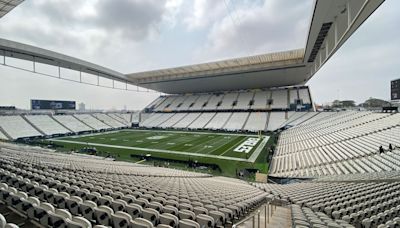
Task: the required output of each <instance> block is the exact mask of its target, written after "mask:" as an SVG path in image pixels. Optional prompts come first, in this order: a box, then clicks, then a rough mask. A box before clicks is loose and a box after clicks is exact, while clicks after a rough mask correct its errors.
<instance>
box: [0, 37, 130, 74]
mask: <svg viewBox="0 0 400 228" xmlns="http://www.w3.org/2000/svg"><path fill="white" fill-rule="evenodd" d="M0 55H2V56H5V57H11V58H17V59H22V60H27V61H32V62H36V63H42V64H48V65H52V66H57V67H62V68H66V69H71V70H76V71H80V72H84V73H88V74H92V75H96V76H100V77H104V78H108V79H112V80H117V81H121V82H127V78H126V76H125V75H124V74H122V73H119V72H117V71H114V70H111V69H108V68H105V67H102V66H99V65H96V64H93V63H90V62H87V61H84V60H80V59H77V58H74V57H71V56H67V55H63V54H60V53H57V52H54V51H49V50H46V49H43V48H38V47H35V46H32V45H27V44H22V43H18V42H15V41H11V40H6V39H2V38H0ZM5 64H7V63H5Z"/></svg>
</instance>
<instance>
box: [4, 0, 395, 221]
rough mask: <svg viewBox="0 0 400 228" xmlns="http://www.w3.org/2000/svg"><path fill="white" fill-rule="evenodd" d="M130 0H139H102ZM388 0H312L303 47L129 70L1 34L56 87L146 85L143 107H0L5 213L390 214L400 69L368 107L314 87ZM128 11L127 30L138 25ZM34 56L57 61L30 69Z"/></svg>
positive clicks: (116, 216)
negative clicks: (321, 100)
mask: <svg viewBox="0 0 400 228" xmlns="http://www.w3.org/2000/svg"><path fill="white" fill-rule="evenodd" d="M45 2H46V1H41V2H40V3H39V1H38V2H37V3H34V4H39V5H40V4H45V6H46V7H48V8H46V9H48V10H51V9H52V7H53V5H52V4H59V3H60V4H61V2H62V1H60V2H57V1H53V2H51V1H48V4H49V5H46V4H47V3H45ZM104 2H107V1H98V2H97V3H98V4H104ZM126 2H131V3H133V2H135V3H136V2H140V4H147V3H148V2H147V1H122V0H119V1H108V3H113V4H117V5H118V4H122V6H124V5H123V4H125V3H126ZM168 2H169V3H171V2H173V1H168ZM221 2H222V3H221V5H222V6H223V9H225V10H227V11H228V15H229V16H227V18H228V19H229V21H231V22H233V24H234V25H235V24H236V25H238V24H240V23H241V19H240V18H239V19H238V18H236V17H234V16H232V15H231V14H230V13H232V14H234V12H232V11H235V10H236V9H234V8H235V7H234V5H235V4H239V3H237V1H234V0H231V1H226V0H224V1H221ZM235 2H236V3H235ZM243 2H247V1H243ZM50 3H51V4H50ZM97 3H96V4H97ZM157 3H158V2H157ZM292 3H294V2H292ZM393 3H394V1H393V0H392V2H390V1H387V2H385V1H384V0H315V1H313V2H312V5H311V8H312V10H311V11H310V14H309V15H307V16H308V17H309V18H310V19H309V22H308V26H307V28H303V30H304V34H306V37H305V38H304V39H305V41H306V43H305V45H303V46H302V47H300V48H298V49H289V50H283V51H278V52H272V53H264V54H257V55H245V56H242V57H237V58H224V59H222V60H218V61H208V62H196V63H195V64H191V65H183V66H178V67H175V66H174V67H166V68H161V69H152V70H149V71H137V72H134V73H132V72H129V73H120V71H124V70H122V69H110V68H108V67H106V66H103V65H102V64H101V65H100V64H96V63H92V62H91V61H87V60H83V59H80V58H77V57H75V56H74V55H67V54H65V53H61V52H55V51H53V50H50V49H48V48H46V47H41V46H35V45H30V44H26V43H23V42H17V41H14V40H11V39H3V38H0V59H1V60H0V63H1V64H0V66H1V67H2V68H3V67H4V68H13V70H20V71H24V72H25V73H26V74H29V75H41V76H47V77H52V78H53V79H51V80H57V82H58V83H57V84H54V87H56V88H57V86H60V91H61V86H65V85H67V86H68V85H69V84H68V83H71V82H73V83H79V84H81V85H82V86H88V87H90V86H95V87H98V89H100V90H99V91H102V90H120V91H122V92H124V93H126V94H127V95H126V96H130V98H129V99H132V101H133V102H138V103H139V100H140V99H141V98H139V97H135V95H132V94H139V93H140V92H143V93H152V94H153V96H154V97H155V99H152V101H151V102H148V103H146V104H145V105H142V106H141V107H140V110H127V109H126V108H125V109H124V110H117V109H113V110H85V108H84V104H81V103H80V104H77V102H76V101H74V100H59V99H58V97H59V96H54V97H52V96H47V97H46V99H36V98H35V97H36V95H35V93H34V92H32V95H31V99H30V108H29V109H20V108H16V107H15V106H14V105H11V106H0V228H3V227H6V228H15V227H27V228H28V227H66V228H91V227H93V228H105V227H116V228H152V227H157V228H205V227H207V228H211V227H251V228H262V227H263V228H267V227H299V228H301V227H332V228H333V227H357V228H364V227H365V228H369V227H380V228H383V227H390V228H391V227H400V114H399V113H398V111H399V103H400V95H399V94H400V79H395V78H393V80H392V81H387V85H390V88H389V89H388V90H387V91H388V94H389V93H390V95H391V97H390V101H385V103H384V105H378V106H373V107H372V106H371V105H370V106H368V105H367V104H368V102H365V103H364V104H363V105H360V106H354V101H353V106H351V107H350V106H346V105H344V104H347V103H351V102H349V101H342V102H339V101H335V102H333V104H332V106H330V107H329V108H327V107H321V106H320V105H317V104H316V101H315V100H317V98H316V97H314V96H313V94H314V93H313V90H312V88H311V86H309V81H310V80H311V79H312V78H314V77H319V72H321V69H322V68H323V67H324V65H326V64H327V63H328V62H330V61H333V60H331V59H333V58H332V57H334V56H335V55H337V53H338V52H339V50H341V49H344V48H346V42H347V41H348V39H349V38H350V37H351V36H353V34H355V33H356V32H357V31H358V30H359V29H363V26H364V22H366V21H368V19H369V17H370V16H371V15H373V14H375V13H376V12H378V11H379V10H380V7H382V5H384V4H393ZM24 4H33V3H32V2H31V3H28V2H24V1H23V0H4V1H1V0H0V25H1V23H2V22H3V21H4V20H5V19H6V18H7V17H9V16H11V15H12V14H13V12H14V11H17V10H18V9H19V8H21V7H24ZM185 4H188V2H185ZM193 4H194V3H193ZM246 4H250V3H248V2H247V3H246ZM167 5H168V4H167ZM171 5H172V6H171ZM168 6H169V7H173V4H172V3H171V4H170V5H168ZM196 6H197V5H196ZM146 7H147V6H146ZM197 7H200V6H197ZM106 8H107V7H106ZM122 8H124V7H122ZM232 8H233V9H232ZM107 9H108V10H109V11H110V12H112V11H113V9H112V8H111V7H108V8H107ZM120 9H121V8H120ZM73 10H77V11H79V12H80V13H82V12H83V11H84V10H88V12H92V11H91V8H90V7H89V8H83V9H75V8H73ZM82 10H83V11H82ZM122 11H123V10H121V11H117V14H119V13H121V14H122V13H124V12H122ZM128 11H129V10H128ZM49 12H50V11H49ZM102 12H103V13H104V12H105V11H102ZM288 12H293V11H288ZM128 13H129V14H131V15H133V14H138V15H139V14H140V13H144V12H139V11H138V10H136V11H135V12H128ZM58 14H62V12H58ZM95 14H96V15H97V13H93V14H90V15H91V16H93V15H95ZM105 14H106V13H105ZM77 15H78V17H79V15H80V14H79V13H78V14H77ZM59 16H60V17H62V16H61V15H59ZM75 16H76V15H75ZM98 16H99V17H101V16H102V15H101V14H99V15H98ZM209 16H210V17H212V15H211V14H210V15H209ZM82 17H83V16H82ZM283 17H290V15H289V13H288V14H287V15H284V16H283ZM57 18H58V17H57ZM66 18H67V17H66ZM36 19H37V18H36ZM36 19H35V18H32V20H33V21H35V20H36ZM64 19H65V18H64ZM69 19H71V18H69ZM69 19H68V18H67V19H66V20H67V21H68V20H69ZM164 19H165V18H164ZM57 20H58V19H57ZM60 20H62V19H60ZM85 20H90V17H86V18H85ZM120 22H121V23H125V22H123V21H120ZM103 23H106V22H103ZM137 23H139V25H138V26H139V27H135V28H133V29H136V30H140V28H141V27H142V26H145V25H144V24H140V23H142V22H141V21H140V20H139V22H137ZM40 26H41V25H40V24H38V25H37V29H40ZM67 27H68V26H67ZM0 28H7V27H0ZM65 29H66V30H68V29H71V28H70V27H68V28H65ZM157 29H158V30H157ZM157 29H156V30H157V31H159V30H160V33H162V31H161V30H162V28H157ZM257 29H258V30H260V31H261V30H262V29H263V28H257ZM4 31H8V30H7V29H5V30H4ZM90 32H91V31H88V36H89V33H90ZM118 32H124V31H118ZM118 32H116V33H118ZM111 35H112V34H111V33H108V34H106V36H111ZM226 35H227V36H229V34H226ZM256 35H257V34H256ZM149 36H151V35H149ZM63 38H64V37H62V38H60V40H62V41H61V43H62V44H63V42H67V40H68V38H65V40H63ZM242 38H243V37H242ZM26 39H28V37H27V38H26ZM40 39H45V37H41V38H40ZM154 39H156V38H154ZM191 39H194V38H193V37H192V38H191ZM263 39H269V38H268V37H264V38H263ZM271 39H272V36H271ZM282 39H283V37H282ZM72 40H74V41H76V42H77V43H78V40H76V39H75V38H73V39H72ZM69 41H70V40H69ZM49 42H50V41H49ZM89 42H91V43H96V42H97V40H91V39H90V41H89ZM72 43H73V42H72ZM65 44H66V43H65ZM96 44H97V43H96ZM77 45H78V44H77ZM359 45H361V46H362V45H364V43H362V42H360V44H359ZM397 45H398V44H397ZM78 47H79V46H78ZM96 48H100V49H101V48H104V49H107V48H109V47H106V46H101V45H100V46H96ZM182 48H183V49H185V48H187V47H185V45H182ZM167 49H168V48H167V47H166V50H167ZM157 51H158V52H163V50H157ZM382 52H384V50H382ZM176 53H180V52H179V51H178V50H176ZM369 54H370V53H364V52H362V53H361V55H369ZM169 55H170V56H171V55H172V56H174V53H169ZM176 55H178V54H176ZM145 57H146V55H143V56H142V58H145ZM171 58H172V57H171ZM13 61H22V62H23V63H28V64H26V65H27V66H28V68H26V67H21V66H16V65H14V64H12V63H13ZM114 61H115V62H119V61H121V62H123V61H125V60H124V59H123V57H122V56H121V57H120V58H114ZM384 61H385V59H382V62H384ZM143 64H146V63H143ZM374 64H375V63H371V65H374ZM43 66H46V67H52V68H54V69H55V74H52V75H51V74H49V73H43V72H39V69H40V68H42V67H43ZM374 66H376V64H375V65H374ZM65 72H75V73H76V74H75V75H76V77H75V78H74V79H71V77H65V76H64V73H65ZM88 75H90V76H91V77H93V80H92V82H87V81H85V80H84V78H86V77H87V76H88ZM48 80H50V79H48ZM104 81H107V82H108V84H107V85H105V84H102V82H104ZM360 83H361V84H360V85H361V86H362V85H364V84H363V83H368V80H367V79H366V82H360ZM333 84H334V82H332V86H333ZM32 86H34V85H32ZM10 87H12V85H11V83H10ZM103 87H106V88H103ZM78 88H82V87H73V88H71V89H70V90H69V91H68V93H70V94H74V93H75V92H76V90H79V89H78ZM83 88H85V87H83ZM21 90H24V89H21ZM389 90H390V92H389ZM21 92H22V91H21ZM30 92H31V91H30V90H29V91H28V93H30ZM370 92H371V91H367V90H364V91H363V93H364V94H366V96H368V95H369V93H370ZM338 93H339V91H338ZM154 94H156V96H155V95H154ZM90 96H91V97H96V96H99V97H100V96H101V94H100V93H97V94H95V93H93V94H91V95H90ZM135 99H136V100H135ZM0 100H1V102H4V104H10V103H11V104H12V102H13V100H10V101H5V99H3V98H2V97H1V98H0ZM369 101H370V103H372V102H376V100H373V99H372V98H371V99H369ZM6 102H7V103H6ZM346 102H347V103H346ZM336 103H340V105H337V104H336ZM0 105H2V104H0ZM335 105H336V106H335ZM78 106H79V108H78Z"/></svg>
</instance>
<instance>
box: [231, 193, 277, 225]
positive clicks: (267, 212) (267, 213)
mask: <svg viewBox="0 0 400 228" xmlns="http://www.w3.org/2000/svg"><path fill="white" fill-rule="evenodd" d="M274 200H275V197H274V198H272V199H271V200H270V201H268V202H267V203H266V204H265V205H264V207H265V208H264V216H265V220H264V227H265V228H266V227H267V224H269V222H270V217H272V216H273V213H274V209H275V210H276V205H274V204H271V203H272V202H273V201H274ZM270 206H271V209H270ZM260 214H261V210H260V209H258V210H257V211H256V212H253V213H252V214H251V215H250V216H248V217H247V218H245V219H243V220H241V221H239V222H238V223H236V224H234V225H232V228H237V227H238V226H240V225H242V224H244V223H245V222H247V221H249V220H251V219H252V220H253V222H252V228H256V227H257V228H260V225H261V220H260ZM256 216H257V218H256ZM256 219H257V225H258V226H256Z"/></svg>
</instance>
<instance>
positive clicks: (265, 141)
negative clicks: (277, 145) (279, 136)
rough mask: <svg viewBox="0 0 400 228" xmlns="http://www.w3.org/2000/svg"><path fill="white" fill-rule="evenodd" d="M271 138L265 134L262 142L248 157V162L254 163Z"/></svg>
mask: <svg viewBox="0 0 400 228" xmlns="http://www.w3.org/2000/svg"><path fill="white" fill-rule="evenodd" d="M268 139H269V136H264V139H263V140H262V141H261V143H260V144H259V145H258V147H257V148H256V150H255V151H254V152H253V153H252V154H251V156H250V158H249V159H247V161H248V162H251V163H254V162H255V161H256V159H257V158H258V156H259V155H260V153H261V151H262V150H263V149H264V147H265V144H267V142H268Z"/></svg>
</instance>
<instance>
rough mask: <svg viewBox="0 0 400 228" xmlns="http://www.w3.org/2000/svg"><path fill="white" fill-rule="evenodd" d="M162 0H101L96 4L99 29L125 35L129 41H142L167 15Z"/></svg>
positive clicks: (96, 20)
mask: <svg viewBox="0 0 400 228" xmlns="http://www.w3.org/2000/svg"><path fill="white" fill-rule="evenodd" d="M165 3H166V2H165V1H160V0H135V1H132V0H119V1H108V0H100V1H99V2H98V4H96V9H97V14H98V17H96V18H95V19H94V21H95V23H96V24H97V25H98V26H99V27H103V28H104V29H106V30H107V31H110V32H117V33H121V34H123V35H124V36H125V37H126V38H127V39H133V40H142V39H144V38H146V37H147V36H148V35H149V33H150V32H151V31H152V30H154V28H155V26H156V24H157V23H160V22H161V20H162V18H163V14H164V13H165V9H166V8H165Z"/></svg>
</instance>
